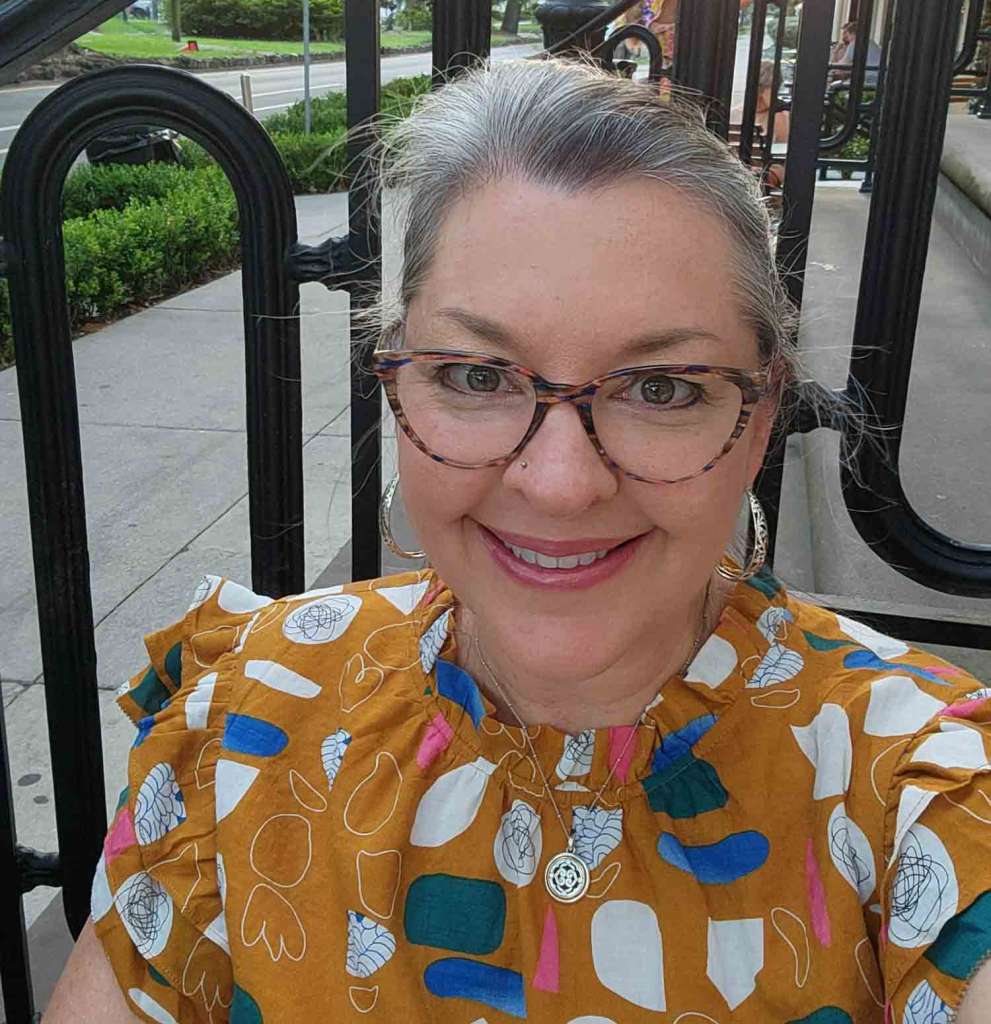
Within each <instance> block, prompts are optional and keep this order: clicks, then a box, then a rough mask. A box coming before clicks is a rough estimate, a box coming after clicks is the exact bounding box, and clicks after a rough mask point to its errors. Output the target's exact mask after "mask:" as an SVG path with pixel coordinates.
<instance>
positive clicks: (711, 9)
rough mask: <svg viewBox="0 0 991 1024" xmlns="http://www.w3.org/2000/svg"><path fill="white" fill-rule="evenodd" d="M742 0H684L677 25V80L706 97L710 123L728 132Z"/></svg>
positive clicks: (679, 10)
mask: <svg viewBox="0 0 991 1024" xmlns="http://www.w3.org/2000/svg"><path fill="white" fill-rule="evenodd" d="M739 23H740V0H681V3H680V4H679V5H678V16H677V23H676V29H675V53H674V80H675V83H676V84H677V85H679V86H681V87H682V88H683V89H688V90H691V91H692V92H697V93H699V94H700V95H701V96H702V97H704V98H705V100H706V101H707V110H706V120H707V122H708V124H709V127H710V128H711V129H712V130H713V131H714V132H716V133H717V134H719V135H721V136H722V137H723V138H724V139H725V138H727V137H728V136H729V113H730V101H731V99H732V94H733V67H734V64H735V63H736V35H737V28H738V26H739Z"/></svg>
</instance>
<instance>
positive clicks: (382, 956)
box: [345, 910, 396, 978]
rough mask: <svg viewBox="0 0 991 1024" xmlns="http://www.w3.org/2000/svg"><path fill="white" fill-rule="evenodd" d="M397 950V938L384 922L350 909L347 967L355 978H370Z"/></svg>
mask: <svg viewBox="0 0 991 1024" xmlns="http://www.w3.org/2000/svg"><path fill="white" fill-rule="evenodd" d="M395 952H396V940H395V937H394V936H393V934H392V932H390V931H389V929H388V928H386V926H385V925H384V924H379V923H378V921H373V920H372V919H371V918H370V917H365V915H364V914H359V913H357V912H355V911H354V910H349V911H348V952H347V960H346V962H345V967H346V969H347V972H348V974H350V975H352V976H353V977H355V978H369V977H371V976H372V975H373V974H374V973H375V972H376V971H377V970H378V969H379V968H380V967H384V966H385V964H387V963H388V962H389V961H390V960H391V959H392V954H393V953H395Z"/></svg>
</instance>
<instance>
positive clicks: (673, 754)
mask: <svg viewBox="0 0 991 1024" xmlns="http://www.w3.org/2000/svg"><path fill="white" fill-rule="evenodd" d="M715 724H716V716H715V715H699V717H698V718H693V719H692V720H691V721H690V722H689V723H688V724H687V725H683V726H682V727H681V728H680V729H676V730H675V731H674V732H672V733H669V734H668V735H667V736H665V737H664V738H663V739H662V740H661V745H660V746H659V747H658V748H657V750H655V751H654V757H653V760H652V761H651V764H650V767H651V769H652V770H653V772H655V773H657V772H659V771H661V769H663V768H667V767H668V765H671V764H674V763H675V761H678V760H679V759H680V758H682V757H684V756H685V754H688V753H690V752H691V749H692V747H694V746H695V744H696V743H698V741H699V740H700V739H702V737H703V736H704V735H705V734H706V733H707V732H708V731H709V730H710V729H711V728H712V727H713V726H714V725H715Z"/></svg>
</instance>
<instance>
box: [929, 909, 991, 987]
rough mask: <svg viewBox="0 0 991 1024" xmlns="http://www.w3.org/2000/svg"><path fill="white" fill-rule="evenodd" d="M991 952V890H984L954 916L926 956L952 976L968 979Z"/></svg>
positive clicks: (944, 926)
mask: <svg viewBox="0 0 991 1024" xmlns="http://www.w3.org/2000/svg"><path fill="white" fill-rule="evenodd" d="M988 953H991V892H986V893H983V894H982V895H980V896H978V897H977V899H976V900H974V902H973V903H971V905H970V906H969V907H968V908H967V909H966V910H964V911H963V912H962V913H960V914H957V916H956V917H952V918H950V920H949V921H947V922H946V924H944V925H943V927H942V929H941V930H940V933H939V937H938V938H937V939H936V941H935V942H934V943H933V944H932V945H931V946H930V947H929V948H928V949H927V950H926V952H925V958H926V959H927V960H929V961H931V962H932V963H934V964H935V965H936V966H937V967H938V968H939V969H940V970H941V971H942V972H943V973H944V974H948V975H949V976H950V977H951V978H960V979H961V980H964V981H965V980H966V979H967V978H969V977H970V976H971V974H972V973H973V971H974V968H975V967H977V965H978V964H979V963H981V961H982V960H985V959H987V956H988Z"/></svg>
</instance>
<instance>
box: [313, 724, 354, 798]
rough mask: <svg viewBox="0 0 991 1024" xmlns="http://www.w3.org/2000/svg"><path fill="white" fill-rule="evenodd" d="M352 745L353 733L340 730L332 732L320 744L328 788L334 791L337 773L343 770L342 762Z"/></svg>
mask: <svg viewBox="0 0 991 1024" xmlns="http://www.w3.org/2000/svg"><path fill="white" fill-rule="evenodd" d="M350 745H351V733H349V732H348V731H347V729H338V730H337V732H332V733H331V734H330V735H329V736H328V737H327V738H326V739H325V740H324V741H323V743H321V744H320V759H321V760H322V761H323V770H324V772H326V774H327V788H328V789H333V788H334V782H335V781H336V780H337V773H338V772H339V771H340V770H341V762H342V761H343V760H344V755H345V754H346V753H347V749H348V747H349V746H350Z"/></svg>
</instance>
